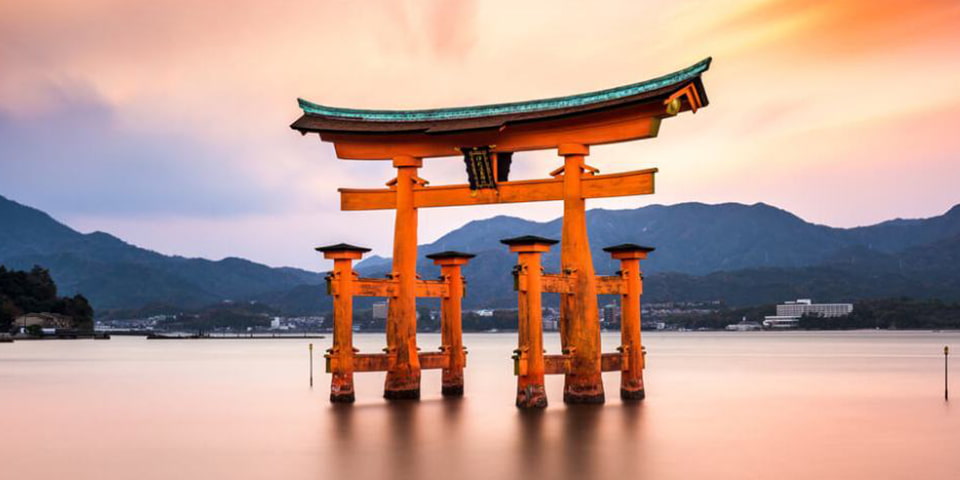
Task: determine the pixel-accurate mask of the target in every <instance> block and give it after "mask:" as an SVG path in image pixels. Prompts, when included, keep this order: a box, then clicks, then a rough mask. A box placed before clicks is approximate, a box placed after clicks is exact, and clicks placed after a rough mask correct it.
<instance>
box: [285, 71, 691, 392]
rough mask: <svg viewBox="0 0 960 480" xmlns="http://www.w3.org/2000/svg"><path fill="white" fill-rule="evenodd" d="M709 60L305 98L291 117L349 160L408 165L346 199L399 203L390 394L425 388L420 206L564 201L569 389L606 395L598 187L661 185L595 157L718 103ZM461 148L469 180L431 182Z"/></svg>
mask: <svg viewBox="0 0 960 480" xmlns="http://www.w3.org/2000/svg"><path fill="white" fill-rule="evenodd" d="M709 66H710V59H709V58H708V59H706V60H703V61H701V62H699V63H696V64H694V65H692V66H690V67H687V68H685V69H683V70H679V71H677V72H674V73H671V74H668V75H664V76H661V77H657V78H654V79H651V80H647V81H644V82H639V83H634V84H630V85H625V86H622V87H616V88H611V89H606V90H600V91H596V92H590V93H584V94H579V95H572V96H568V97H558V98H549V99H543V100H533V101H528V102H517V103H505V104H496V105H484V106H475V107H463V108H442V109H433V110H358V109H347V108H336V107H328V106H324V105H318V104H314V103H311V102H308V101H305V100H302V99H301V100H300V101H299V102H300V107H301V109H302V110H303V115H302V116H301V117H300V118H299V119H297V120H296V121H295V122H294V123H293V124H292V125H291V127H292V128H293V129H295V130H298V131H299V132H301V133H303V134H307V133H316V134H318V135H319V136H320V138H321V139H322V140H324V141H327V142H331V143H333V144H334V147H335V149H336V154H337V156H338V157H339V158H341V159H349V160H388V161H392V163H393V166H394V167H395V168H396V169H397V174H396V178H394V179H393V180H390V181H389V182H387V187H388V188H385V189H344V188H341V189H340V194H341V197H340V198H341V209H342V210H382V209H390V210H395V211H396V220H395V230H394V250H393V270H392V272H391V276H392V277H393V280H394V281H396V282H397V292H396V295H395V296H394V297H392V298H391V299H390V303H389V307H388V308H389V312H388V325H387V349H388V351H389V352H390V353H391V354H395V355H396V362H395V364H393V365H392V368H391V369H390V370H389V371H388V373H387V379H386V385H385V396H386V397H388V398H418V397H419V391H420V367H419V364H418V360H417V353H416V352H417V346H416V296H417V295H416V288H417V287H416V282H417V280H416V257H417V252H416V248H417V212H418V209H420V208H430V207H444V206H463V205H484V204H497V203H516V202H536V201H556V200H561V201H563V214H564V220H563V235H562V238H561V264H562V270H563V273H564V275H567V277H566V278H568V279H569V281H570V282H572V284H571V286H570V287H569V288H567V287H565V288H567V290H566V292H565V293H563V294H562V306H561V311H562V319H561V338H562V347H563V349H564V354H565V355H569V356H570V358H571V359H572V360H571V367H570V369H569V371H567V374H566V376H565V379H566V380H565V387H564V400H565V401H567V402H572V403H598V402H603V400H604V394H603V384H602V382H601V378H600V371H601V369H600V367H601V365H600V362H601V352H600V329H599V318H598V312H597V299H596V295H597V293H598V290H597V283H596V280H595V275H594V270H593V260H592V258H591V255H590V246H589V241H588V238H587V231H586V220H585V201H586V199H588V198H602V197H617V196H630V195H642V194H651V193H653V191H654V174H655V173H656V169H647V170H638V171H628V172H622V173H613V174H607V175H600V174H599V171H598V170H597V169H595V168H593V167H590V166H589V165H587V164H586V163H585V161H584V159H585V157H586V156H587V155H588V154H589V151H590V147H591V146H594V145H603V144H611V143H618V142H626V141H632V140H639V139H644V138H652V137H656V136H657V135H658V134H659V131H660V124H661V122H662V121H663V120H664V119H667V118H671V117H674V116H676V115H678V114H679V113H681V112H685V111H693V112H696V111H697V110H698V109H699V108H702V107H704V106H706V105H707V104H708V102H707V97H706V91H705V89H704V86H703V82H702V79H701V76H702V74H703V73H704V72H705V71H707V69H708V68H709ZM545 149H555V150H556V151H557V152H558V154H559V155H560V156H562V157H563V159H564V161H563V166H562V167H560V168H558V169H557V170H555V171H554V172H552V178H545V179H537V180H513V181H511V180H510V178H509V175H510V165H511V163H512V161H513V156H514V153H516V152H522V151H530V150H545ZM454 155H456V156H459V157H461V158H462V159H463V162H464V164H465V167H466V171H467V172H466V173H467V178H468V183H466V184H459V185H441V186H429V185H428V182H427V181H425V180H424V179H422V178H421V177H420V176H419V174H418V169H419V168H421V167H422V166H423V159H425V158H436V157H451V156H454Z"/></svg>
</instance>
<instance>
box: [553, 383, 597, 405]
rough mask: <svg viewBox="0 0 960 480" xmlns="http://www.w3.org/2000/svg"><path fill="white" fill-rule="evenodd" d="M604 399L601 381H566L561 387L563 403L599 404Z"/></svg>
mask: <svg viewBox="0 0 960 480" xmlns="http://www.w3.org/2000/svg"><path fill="white" fill-rule="evenodd" d="M605 401H606V397H605V396H604V394H603V383H601V382H599V381H598V382H596V383H583V384H576V383H573V382H570V381H568V383H567V385H566V386H565V387H564V388H563V403H581V404H594V405H596V404H601V403H604V402H605Z"/></svg>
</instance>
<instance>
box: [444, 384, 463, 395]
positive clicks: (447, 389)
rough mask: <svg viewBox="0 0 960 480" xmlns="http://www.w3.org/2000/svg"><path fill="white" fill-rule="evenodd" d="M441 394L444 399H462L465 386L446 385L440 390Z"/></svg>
mask: <svg viewBox="0 0 960 480" xmlns="http://www.w3.org/2000/svg"><path fill="white" fill-rule="evenodd" d="M440 393H441V394H442V395H443V396H444V397H462V396H463V385H444V386H443V387H441V388H440Z"/></svg>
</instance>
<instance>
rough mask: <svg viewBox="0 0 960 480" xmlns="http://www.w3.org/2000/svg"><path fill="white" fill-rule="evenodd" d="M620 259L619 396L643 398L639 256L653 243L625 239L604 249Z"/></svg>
mask: <svg viewBox="0 0 960 480" xmlns="http://www.w3.org/2000/svg"><path fill="white" fill-rule="evenodd" d="M603 250H604V251H606V252H610V256H612V257H613V258H614V259H615V260H620V276H621V278H622V279H623V287H624V288H623V290H622V293H621V295H620V299H621V316H620V352H621V355H622V356H623V359H622V363H621V365H622V366H621V372H620V398H622V399H623V400H643V397H644V395H645V393H644V389H643V363H644V359H643V344H642V343H641V339H640V330H641V327H640V296H641V295H642V294H643V276H642V274H641V272H640V260H642V259H645V258H647V254H648V253H650V252H652V251H653V250H654V249H653V248H652V247H643V246H640V245H636V244H632V243H625V244H623V245H617V246H613V247H607V248H604V249H603Z"/></svg>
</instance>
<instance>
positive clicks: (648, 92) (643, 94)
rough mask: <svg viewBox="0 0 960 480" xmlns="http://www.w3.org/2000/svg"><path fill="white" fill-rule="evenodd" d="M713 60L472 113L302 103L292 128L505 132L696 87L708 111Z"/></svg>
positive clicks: (463, 109) (465, 109) (469, 110)
mask: <svg viewBox="0 0 960 480" xmlns="http://www.w3.org/2000/svg"><path fill="white" fill-rule="evenodd" d="M710 61H711V59H710V58H706V59H704V60H701V61H700V62H698V63H696V64H694V65H691V66H689V67H687V68H685V69H683V70H679V71H677V72H673V73H671V74H668V75H663V76H660V77H657V78H653V79H650V80H646V81H643V82H639V83H633V84H630V85H624V86H621V87H615V88H610V89H606V90H599V91H596V92H590V93H582V94H578V95H570V96H566V97H556V98H547V99H542V100H531V101H526V102H513V103H499V104H493V105H480V106H472V107H455V108H436V109H429V110H361V109H353V108H339V107H328V106H324V105H318V104H316V103H312V102H309V101H307V100H304V99H298V102H299V103H300V108H301V109H302V110H303V115H302V116H301V117H300V118H299V119H297V121H296V122H294V123H293V124H292V125H290V127H291V128H293V129H295V130H299V131H300V132H302V133H307V132H338V133H357V134H363V133H371V134H376V133H403V132H424V133H448V132H457V131H465V130H475V129H483V128H495V127H500V126H502V125H504V124H506V123H510V122H521V121H523V122H527V121H534V120H541V119H547V118H556V117H564V116H570V115H574V114H581V113H588V112H595V111H600V110H604V109H607V108H612V107H619V106H624V105H629V104H638V103H647V102H651V101H655V100H659V99H663V98H666V97H668V96H670V95H672V94H673V93H676V92H677V91H679V90H681V89H683V88H684V87H686V86H687V85H689V84H691V83H693V85H694V86H695V87H696V90H697V94H698V95H699V97H700V98H699V100H700V103H701V105H700V106H706V105H707V95H706V92H705V91H704V88H703V84H702V82H701V80H700V75H701V74H702V73H703V72H705V71H707V69H709V68H710Z"/></svg>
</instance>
